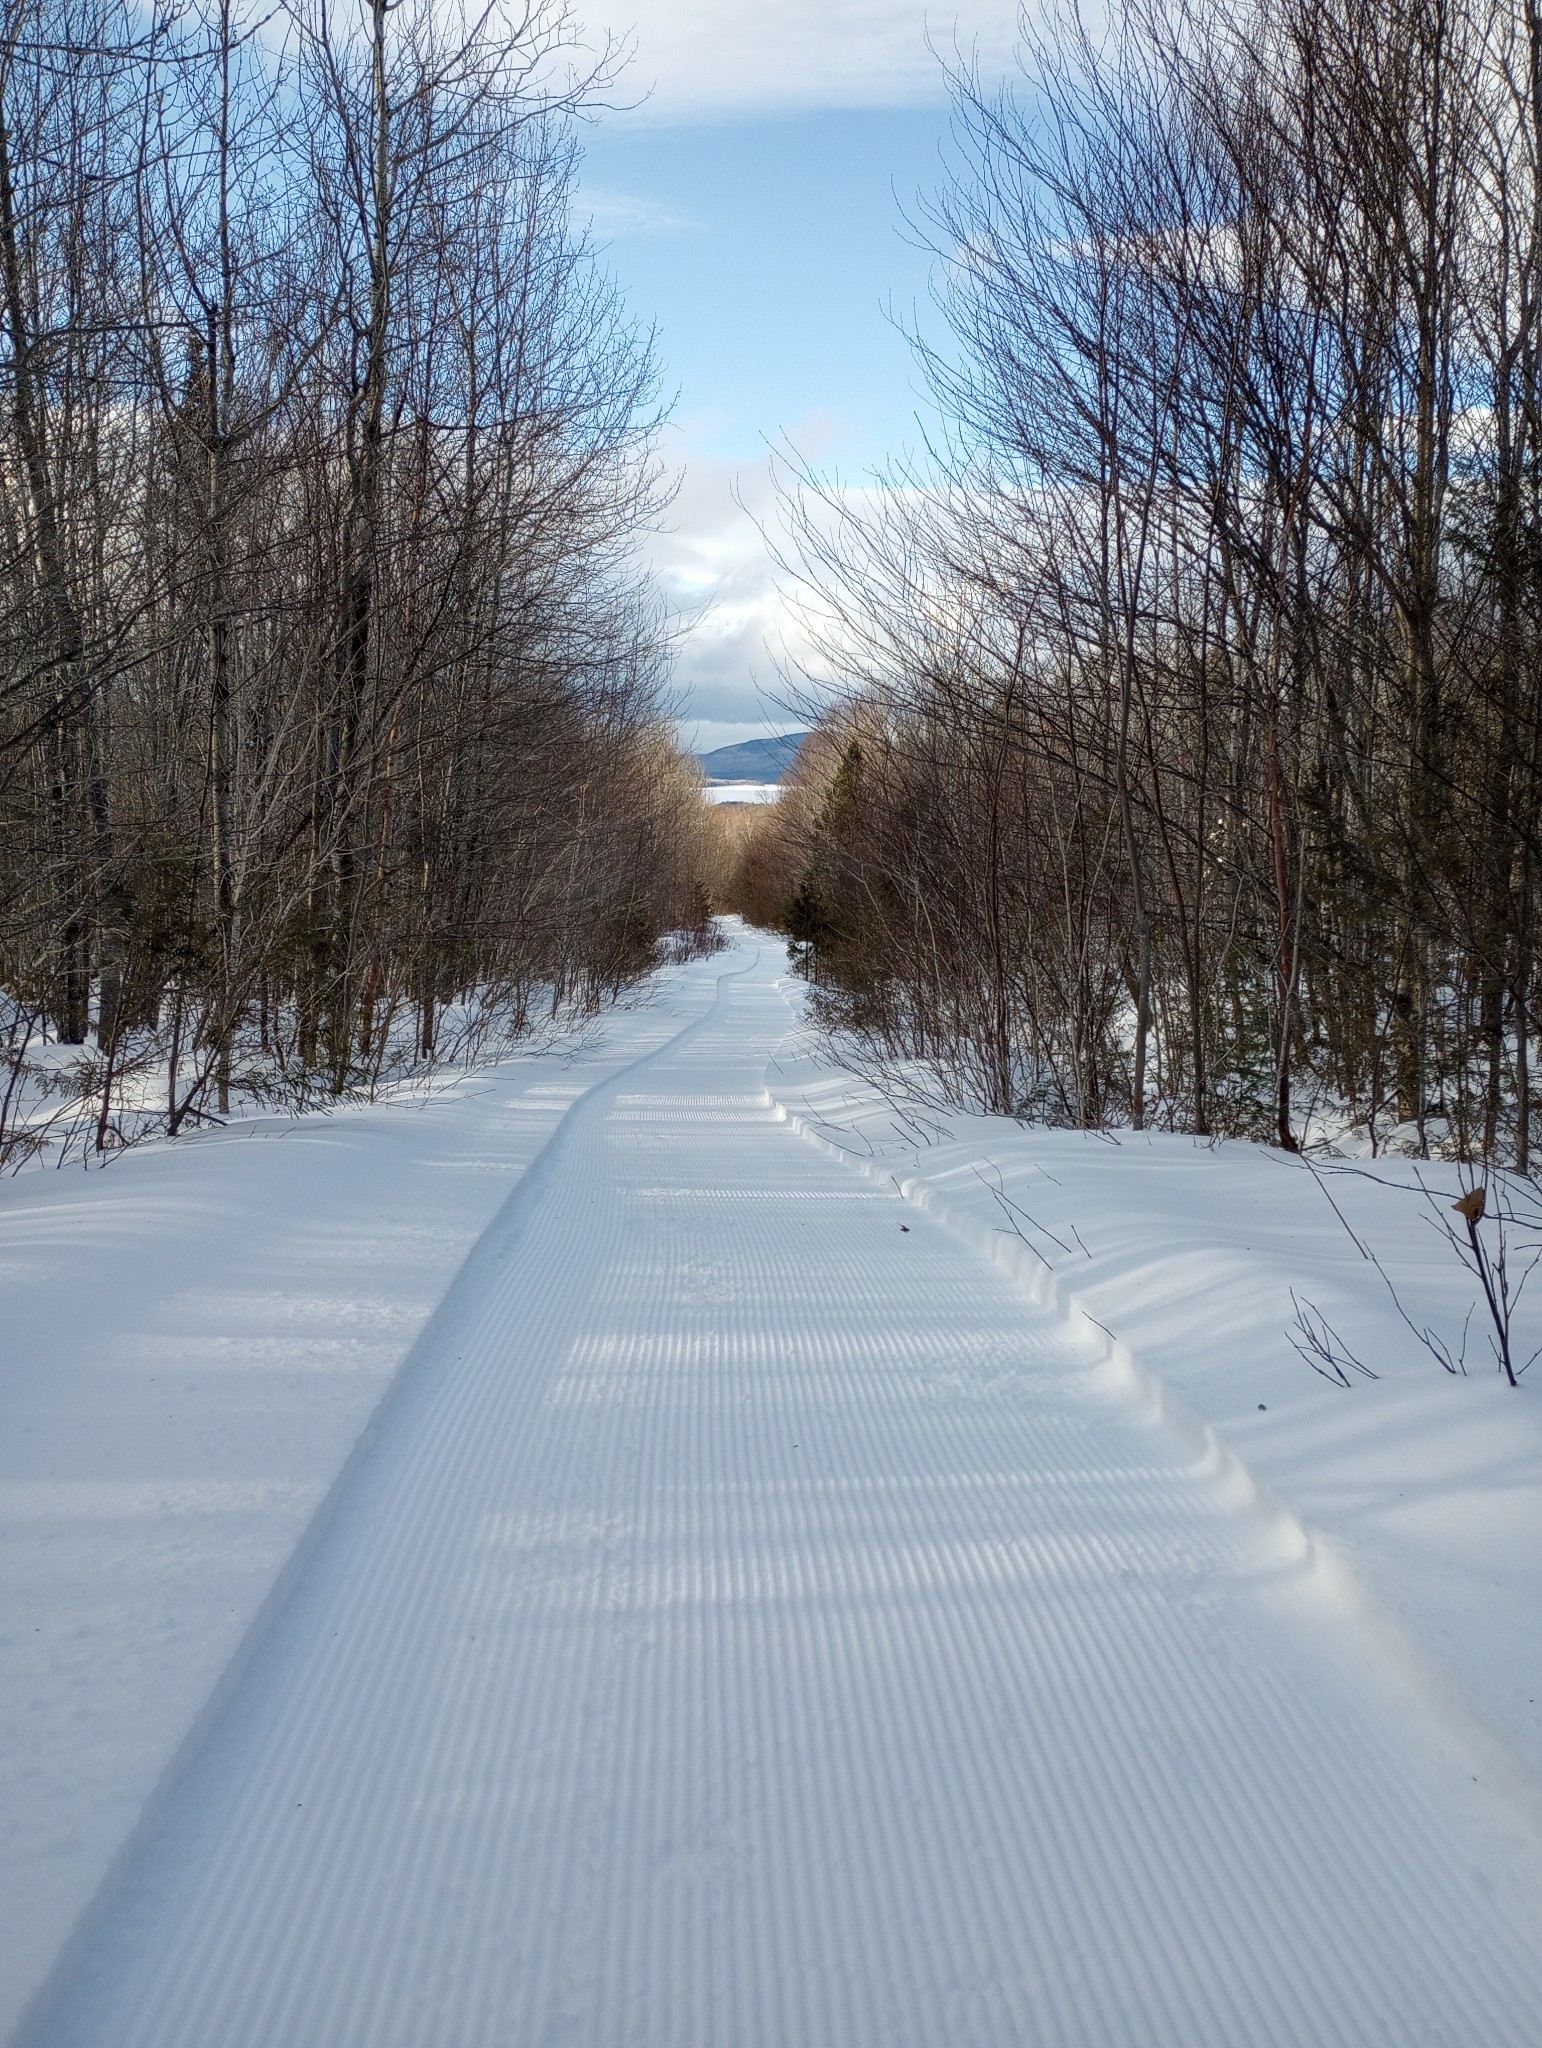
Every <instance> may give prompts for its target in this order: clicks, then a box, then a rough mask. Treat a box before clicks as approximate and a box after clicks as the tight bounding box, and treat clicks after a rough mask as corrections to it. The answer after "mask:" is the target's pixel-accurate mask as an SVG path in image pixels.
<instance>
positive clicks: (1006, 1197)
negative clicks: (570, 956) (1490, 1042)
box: [767, 1036, 1542, 1790]
mask: <svg viewBox="0 0 1542 2048" xmlns="http://www.w3.org/2000/svg"><path fill="white" fill-rule="evenodd" d="M767 1085H768V1089H769V1092H770V1094H771V1098H772V1100H773V1101H774V1102H775V1103H777V1104H778V1105H780V1107H781V1108H782V1109H783V1110H784V1112H785V1113H786V1114H787V1116H788V1117H789V1118H790V1119H791V1120H792V1121H793V1122H794V1123H795V1124H796V1125H797V1127H798V1128H799V1129H800V1130H802V1131H803V1132H805V1133H806V1134H807V1135H808V1136H810V1137H811V1138H813V1139H815V1140H816V1141H818V1142H820V1143H822V1144H824V1145H827V1146H830V1147H832V1148H834V1149H836V1150H838V1151H839V1152H840V1153H841V1154H842V1155H844V1156H845V1157H846V1158H847V1159H848V1161H849V1162H850V1163H851V1164H852V1165H853V1166H854V1167H857V1168H859V1169H860V1170H861V1171H863V1172H864V1173H867V1174H870V1175H875V1176H877V1177H879V1178H881V1179H883V1180H885V1181H892V1182H893V1184H894V1185H895V1186H897V1187H899V1188H900V1189H901V1191H902V1192H904V1193H905V1194H906V1195H907V1196H908V1197H909V1198H910V1199H912V1200H914V1201H916V1202H918V1203H920V1204H921V1205H922V1206H924V1207H925V1208H927V1209H928V1210H930V1211H931V1212H932V1213H934V1214H936V1215H938V1216H939V1217H941V1218H942V1219H943V1220H944V1221H946V1222H948V1223H949V1224H951V1225H952V1226H953V1227H954V1228H955V1229H956V1230H958V1231H959V1232H960V1233H961V1234H962V1235H963V1236H965V1237H966V1238H968V1239H970V1240H971V1241H973V1242H974V1243H976V1244H977V1245H978V1246H980V1247H981V1248H982V1249H984V1250H987V1251H988V1252H989V1253H990V1254H991V1255H992V1256H993V1257H994V1258H996V1259H997V1260H998V1261H999V1262H1000V1263H1002V1264H1004V1265H1005V1266H1007V1267H1008V1269H1009V1270H1011V1271H1012V1272H1013V1273H1014V1274H1015V1275H1016V1276H1017V1277H1018V1278H1019V1279H1020V1280H1021V1282H1022V1284H1023V1285H1024V1286H1025V1287H1026V1288H1028V1289H1029V1290H1030V1291H1031V1292H1032V1293H1033V1294H1034V1296H1035V1297H1036V1298H1037V1299H1040V1300H1049V1301H1054V1302H1056V1303H1058V1305H1059V1306H1060V1307H1061V1309H1062V1311H1063V1312H1064V1313H1066V1314H1067V1315H1070V1316H1075V1317H1078V1318H1079V1317H1082V1316H1085V1317H1088V1318H1090V1319H1092V1320H1093V1321H1094V1322H1095V1323H1096V1324H1097V1325H1098V1326H1099V1327H1100V1329H1101V1330H1103V1331H1104V1332H1106V1333H1107V1343H1106V1349H1107V1352H1108V1355H1109V1365H1108V1368H1107V1369H1108V1370H1110V1371H1113V1372H1116V1373H1118V1374H1120V1375H1121V1376H1123V1377H1124V1378H1125V1379H1126V1381H1128V1382H1130V1383H1131V1384H1132V1386H1133V1387H1134V1388H1135V1389H1136V1390H1137V1391H1138V1392H1139V1394H1140V1395H1141V1397H1142V1398H1143V1399H1145V1400H1147V1401H1149V1402H1151V1403H1153V1404H1155V1405H1156V1406H1158V1407H1160V1408H1161V1410H1162V1411H1163V1413H1164V1415H1165V1417H1166V1419H1167V1420H1168V1421H1169V1422H1170V1423H1172V1424H1174V1425H1175V1426H1176V1427H1178V1428H1179V1429H1180V1430H1182V1431H1185V1432H1187V1433H1188V1434H1189V1436H1190V1438H1191V1440H1192V1442H1193V1445H1194V1451H1195V1455H1196V1457H1197V1458H1203V1459H1205V1460H1208V1461H1209V1462H1211V1463H1212V1464H1216V1463H1219V1464H1222V1465H1227V1466H1230V1467H1231V1469H1232V1470H1233V1472H1234V1475H1235V1477H1236V1479H1237V1482H1238V1484H1239V1486H1242V1487H1244V1488H1246V1489H1247V1490H1249V1491H1250V1492H1252V1493H1253V1494H1254V1495H1255V1497H1257V1498H1259V1499H1260V1500H1261V1501H1262V1502H1263V1503H1264V1505H1265V1506H1267V1507H1270V1508H1271V1509H1272V1510H1273V1511H1274V1512H1277V1513H1279V1514H1281V1515H1283V1516H1286V1517H1288V1518H1290V1519H1291V1520H1293V1521H1295V1522H1297V1523H1299V1525H1300V1528H1301V1531H1302V1540H1303V1541H1304V1542H1309V1543H1310V1544H1311V1546H1312V1548H1313V1550H1314V1551H1315V1552H1316V1553H1317V1556H1318V1558H1319V1560H1320V1562H1321V1563H1322V1565H1323V1567H1324V1569H1326V1570H1329V1571H1331V1572H1332V1573H1334V1574H1335V1576H1336V1577H1338V1578H1339V1580H1340V1582H1341V1586H1342V1590H1343V1592H1344V1593H1345V1595H1346V1597H1348V1598H1350V1599H1352V1600H1355V1601H1356V1602H1357V1612H1358V1613H1359V1615H1360V1618H1361V1620H1362V1622H1363V1625H1364V1626H1365V1627H1366V1628H1367V1629H1374V1630H1377V1631H1379V1632H1380V1634H1381V1635H1382V1636H1383V1637H1384V1638H1385V1641H1386V1647H1387V1649H1388V1652H1389V1654H1390V1655H1392V1656H1393V1657H1394V1658H1396V1659H1397V1660H1398V1661H1400V1662H1401V1663H1402V1664H1403V1666H1404V1667H1405V1668H1409V1669H1411V1670H1412V1675H1413V1676H1414V1678H1415V1680H1416V1682H1418V1683H1419V1684H1420V1685H1421V1686H1422V1688H1423V1689H1424V1690H1425V1691H1429V1690H1430V1689H1431V1688H1434V1689H1437V1690H1444V1692H1445V1693H1446V1695H1447V1702H1446V1703H1447V1705H1448V1707H1449V1708H1450V1710H1451V1711H1452V1712H1453V1713H1454V1714H1456V1715H1457V1716H1459V1717H1460V1716H1462V1715H1463V1714H1470V1715H1472V1717H1473V1719H1474V1721H1475V1722H1476V1723H1477V1724H1478V1727H1479V1729H1480V1732H1481V1730H1483V1729H1486V1730H1487V1731H1488V1732H1489V1733H1490V1734H1491V1735H1492V1736H1493V1738H1495V1740H1496V1742H1497V1749H1498V1755H1499V1758H1500V1767H1501V1768H1503V1767H1504V1766H1505V1764H1507V1763H1513V1764H1514V1765H1515V1766H1516V1767H1517V1769H1518V1770H1519V1771H1520V1772H1521V1773H1522V1774H1523V1775H1524V1777H1525V1778H1526V1779H1527V1780H1528V1781H1532V1786H1531V1789H1533V1790H1534V1789H1536V1787H1535V1773H1536V1772H1537V1771H1539V1770H1542V1597H1539V1595H1538V1590H1537V1588H1538V1571H1539V1568H1542V1363H1539V1364H1538V1366H1537V1368H1536V1372H1535V1374H1533V1375H1532V1376H1531V1377H1530V1378H1529V1379H1528V1378H1523V1379H1522V1381H1521V1385H1520V1388H1519V1389H1518V1390H1512V1389H1511V1388H1509V1387H1507V1386H1506V1385H1505V1384H1504V1383H1503V1381H1502V1380H1501V1378H1500V1376H1499V1373H1498V1371H1497V1368H1496V1367H1495V1365H1494V1362H1493V1360H1492V1358H1491V1357H1490V1356H1489V1354H1488V1350H1487V1347H1486V1345H1485V1343H1484V1340H1483V1336H1482V1331H1481V1322H1482V1314H1481V1309H1480V1311H1479V1314H1478V1315H1476V1316H1474V1318H1473V1321H1472V1325H1471V1334H1470V1336H1469V1341H1468V1360H1467V1363H1468V1377H1466V1378H1456V1377H1453V1376H1451V1375H1449V1374H1447V1373H1445V1372H1442V1371H1441V1370H1440V1368H1439V1367H1438V1366H1437V1365H1436V1363H1435V1361H1434V1360H1433V1359H1432V1358H1431V1357H1430V1356H1429V1355H1428V1353H1427V1352H1425V1351H1424V1350H1423V1349H1422V1348H1421V1347H1420V1346H1419V1345H1418V1344H1417V1342H1416V1341H1415V1339H1414V1338H1413V1337H1412V1336H1411V1335H1410V1334H1409V1332H1408V1330H1407V1329H1406V1327H1405V1326H1404V1324H1403V1323H1402V1322H1401V1321H1400V1320H1399V1317H1398V1315H1397V1312H1396V1309H1395V1308H1394V1306H1393V1304H1392V1302H1391V1300H1390V1298H1389V1296H1388V1293H1387V1289H1386V1286H1385V1284H1384V1282H1383V1281H1382V1280H1381V1279H1380V1278H1379V1277H1378V1275H1377V1273H1376V1270H1375V1268H1374V1266H1372V1265H1370V1264H1368V1263H1367V1261H1366V1260H1365V1259H1364V1258H1363V1257H1362V1255H1361V1254H1360V1252H1359V1251H1357V1249H1356V1247H1355V1245H1354V1243H1353V1242H1352V1241H1351V1238H1350V1236H1349V1234H1348V1232H1347V1231H1346V1229H1345V1227H1344V1224H1343V1223H1341V1222H1340V1220H1339V1219H1338V1217H1337V1216H1336V1215H1335V1214H1334V1210H1333V1207H1332V1205H1330V1203H1329V1201H1328V1200H1327V1198H1326V1196H1325V1195H1324V1193H1323V1190H1322V1185H1321V1184H1320V1182H1319V1179H1318V1177H1317V1176H1316V1175H1314V1172H1313V1170H1312V1169H1311V1168H1310V1167H1308V1166H1307V1165H1305V1164H1303V1163H1301V1162H1299V1161H1293V1160H1290V1159H1288V1158H1287V1157H1285V1155H1283V1154H1281V1153H1277V1152H1273V1151H1269V1150H1266V1149H1264V1148H1262V1147H1259V1146H1253V1145H1248V1144H1242V1143H1216V1144H1209V1143H1205V1142H1201V1141H1196V1140H1193V1139H1189V1138H1182V1137H1175V1136H1172V1135H1169V1134H1165V1133H1152V1134H1142V1135H1135V1134H1131V1133H1129V1132H1125V1133H1121V1134H1120V1135H1119V1136H1118V1137H1114V1136H1110V1135H1104V1134H1095V1133H1089V1132H1080V1131H1051V1130H1045V1129H1039V1128H1024V1127H1022V1126H1020V1125H1018V1124H1016V1123H1013V1122H1011V1121H1010V1120H1008V1119H1005V1118H999V1117H985V1116H969V1115H961V1114H956V1113H953V1112H951V1111H938V1110H934V1109H930V1108H927V1107H924V1106H921V1105H920V1104H919V1103H917V1102H914V1101H909V1100H906V1099H904V1098H902V1097H899V1096H896V1098H895V1099H894V1100H892V1101H891V1100H889V1099H887V1098H886V1097H885V1096H883V1095H882V1094H880V1093H879V1092H878V1090H877V1089H876V1088H874V1087H872V1086H870V1085H869V1084H868V1083H867V1082H865V1081H862V1080H859V1079H857V1078H855V1077H853V1076H852V1075H850V1074H848V1073H844V1072H839V1071H836V1070H834V1069H832V1068H831V1067H830V1066H828V1065H827V1064H824V1063H823V1062H821V1060H820V1059H819V1058H818V1057H816V1056H815V1055H814V1054H813V1053H812V1052H811V1051H810V1049H809V1046H808V1043H807V1041H806V1040H805V1039H804V1038H803V1037H801V1036H795V1037H794V1038H793V1039H792V1040H791V1041H789V1043H788V1045H787V1046H786V1047H785V1048H784V1049H783V1050H782V1052H781V1053H780V1054H779V1055H778V1057H777V1059H776V1060H774V1061H773V1063H772V1066H771V1068H770V1070H769V1071H768V1075H767ZM1374 1171H1375V1173H1376V1175H1377V1176H1378V1177H1377V1178H1376V1179H1369V1178H1364V1177H1362V1176H1361V1175H1359V1174H1358V1173H1340V1174H1334V1175H1333V1176H1332V1177H1331V1180H1330V1181H1329V1183H1328V1185H1329V1188H1330V1191H1331V1194H1332V1197H1333V1202H1334V1203H1336V1204H1337V1205H1338V1207H1339V1208H1340V1209H1341V1210H1342V1211H1343V1214H1344V1217H1345V1219H1346V1220H1347V1221H1348V1223H1350V1224H1351V1225H1352V1226H1353V1228H1354V1230H1355V1232H1356V1234H1357V1235H1358V1236H1360V1237H1361V1239H1362V1240H1363V1241H1364V1242H1365V1243H1366V1245H1367V1246H1368V1247H1369V1248H1370V1249H1371V1250H1373V1251H1374V1252H1375V1254H1376V1256H1377V1257H1378V1258H1379V1259H1380V1261H1381V1263H1382V1266H1383V1267H1384V1269H1385V1271H1386V1273H1387V1276H1388V1277H1389V1278H1390V1279H1391V1281H1392V1283H1393V1285H1394V1286H1395V1287H1396V1289H1397V1291H1398V1294H1399V1296H1400V1297H1401V1299H1402V1301H1403V1304H1404V1306H1405V1308H1407V1309H1408V1311H1409V1313H1410V1314H1411V1316H1412V1317H1413V1320H1414V1321H1415V1322H1416V1323H1419V1324H1421V1325H1423V1324H1425V1323H1428V1324H1430V1325H1432V1326H1433V1327H1435V1328H1437V1329H1438V1330H1441V1331H1443V1332H1444V1333H1445V1334H1446V1335H1447V1337H1448V1339H1450V1340H1453V1341H1455V1340H1459V1338H1460V1334H1461V1331H1462V1326H1463V1322H1464V1319H1465V1318H1466V1316H1467V1314H1468V1311H1469V1309H1470V1308H1471V1306H1472V1300H1473V1295H1474V1293H1475V1291H1476V1290H1475V1288H1474V1286H1473V1284H1472V1282H1471V1281H1470V1279H1469V1278H1468V1276H1467V1275H1466V1274H1465V1273H1464V1272H1463V1271H1462V1269H1461V1267H1460V1265H1459V1264H1458V1262H1457V1260H1456V1259H1455V1257H1454V1256H1453V1255H1452V1254H1451V1253H1450V1251H1449V1249H1448V1248H1447V1247H1446V1246H1444V1245H1443V1244H1442V1243H1441V1241H1440V1239H1439V1237H1438V1235H1437V1233H1436V1231H1435V1230H1434V1229H1433V1228H1432V1227H1431V1221H1430V1208H1429V1204H1428V1203H1427V1202H1426V1201H1425V1200H1424V1198H1423V1197H1422V1196H1421V1195H1420V1193H1419V1190H1418V1188H1417V1186H1416V1185H1415V1184H1414V1173H1415V1171H1416V1169H1415V1168H1414V1167H1413V1166H1412V1165H1411V1164H1410V1163H1409V1162H1407V1161H1403V1160H1393V1161H1382V1162H1378V1163H1377V1165H1376V1167H1375V1169H1374ZM1417 1171H1419V1172H1422V1174H1423V1176H1424V1178H1425V1180H1426V1182H1427V1184H1428V1185H1429V1186H1431V1187H1432V1188H1438V1189H1439V1190H1440V1191H1441V1193H1442V1194H1443V1195H1444V1194H1449V1195H1450V1196H1451V1197H1452V1198H1454V1197H1455V1196H1456V1194H1457V1193H1458V1192H1459V1188H1458V1183H1457V1179H1456V1174H1455V1170H1454V1169H1452V1168H1445V1167H1440V1166H1434V1167H1431V1166H1428V1165H1426V1166H1424V1167H1422V1168H1420V1169H1417ZM1292 1289H1294V1290H1295V1293H1296V1296H1297V1297H1298V1299H1303V1300H1308V1301H1310V1302H1312V1303H1313V1304H1315V1305H1316V1307H1317V1308H1319V1309H1320V1310H1321V1311H1322V1312H1323V1314H1325V1315H1326V1316H1327V1318H1328V1320H1329V1321H1330V1322H1331V1323H1332V1324H1333V1325H1334V1327H1335V1328H1336V1330H1337V1331H1338V1332H1339V1333H1340V1334H1341V1335H1342V1337H1343V1338H1344V1339H1345V1340H1346V1341H1347V1342H1348V1343H1349V1345H1350V1346H1351V1348H1352V1349H1353V1350H1354V1352H1355V1353H1356V1354H1357V1356H1358V1357H1359V1358H1361V1359H1362V1360H1364V1361H1365V1363H1366V1364H1367V1365H1368V1366H1370V1367H1371V1368H1372V1369H1373V1370H1374V1371H1375V1372H1376V1373H1377V1374H1378V1375H1379V1377H1378V1378H1377V1379H1375V1380H1374V1381H1373V1380H1362V1379H1356V1380H1355V1383H1354V1385H1353V1386H1351V1387H1350V1388H1349V1389H1347V1390H1346V1389H1343V1388H1340V1387H1337V1386H1334V1385H1332V1384H1330V1383H1329V1382H1328V1381H1326V1380H1325V1379H1323V1378H1320V1377H1319V1376H1318V1375H1317V1374H1315V1373H1314V1372H1313V1371H1312V1370H1311V1369H1310V1368H1309V1367H1308V1365H1307V1364H1306V1363H1305V1362H1304V1361H1303V1360H1302V1358H1301V1357H1300V1356H1299V1355H1298V1353H1297V1352H1296V1350H1295V1349H1294V1348H1293V1346H1292V1344H1291V1342H1290V1340H1289V1338H1288V1337H1287V1335H1286V1332H1287V1330H1288V1329H1289V1328H1290V1326H1291V1324H1292V1322H1293V1318H1294V1312H1293V1308H1292V1302H1291V1290H1292ZM1522 1322H1523V1328H1522V1332H1521V1334H1522V1336H1523V1337H1524V1336H1525V1334H1526V1331H1527V1329H1529V1330H1530V1333H1531V1334H1530V1341H1529V1343H1524V1344H1523V1345H1522V1347H1521V1354H1520V1355H1521V1357H1522V1358H1524V1357H1525V1356H1526V1355H1527V1353H1528V1352H1529V1351H1530V1350H1531V1349H1532V1348H1533V1347H1534V1346H1535V1345H1536V1344H1537V1343H1538V1342H1539V1341H1542V1327H1538V1324H1539V1323H1542V1288H1539V1298H1538V1299H1536V1300H1533V1301H1530V1302H1529V1319H1528V1316H1526V1315H1523V1318H1522ZM1467 1732H1468V1733H1469V1734H1471V1733H1472V1732H1473V1731H1472V1729H1470V1728H1469V1729H1468V1731H1467Z"/></svg>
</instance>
